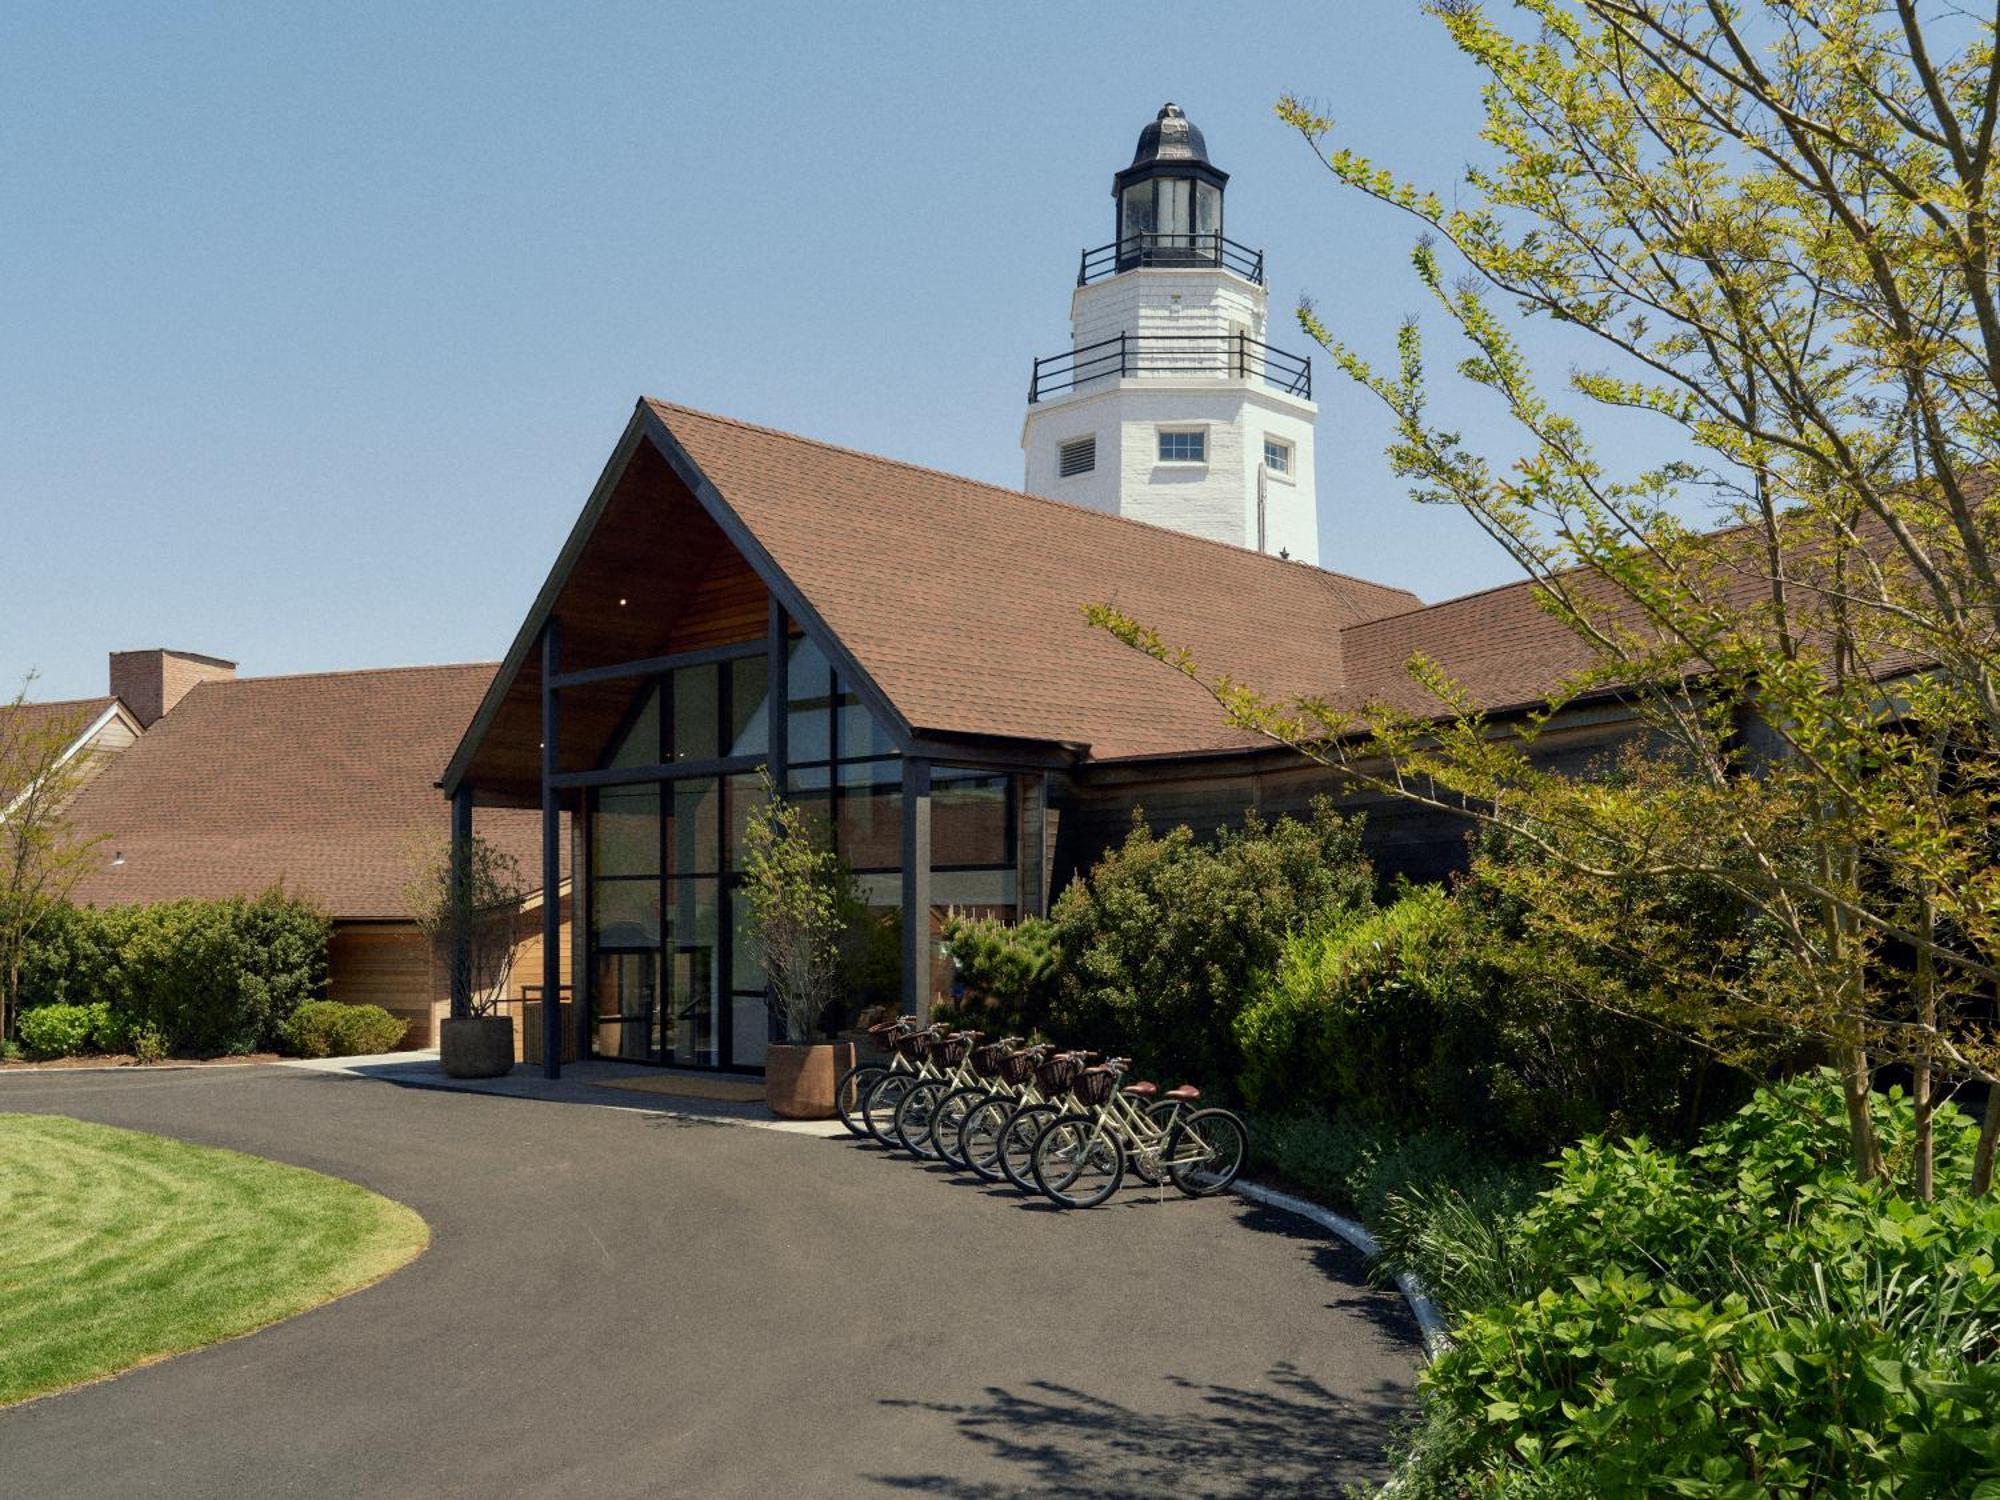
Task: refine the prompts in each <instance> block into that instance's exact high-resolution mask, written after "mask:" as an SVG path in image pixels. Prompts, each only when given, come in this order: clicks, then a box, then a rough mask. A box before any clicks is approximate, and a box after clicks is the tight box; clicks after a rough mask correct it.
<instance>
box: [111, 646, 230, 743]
mask: <svg viewBox="0 0 2000 1500" xmlns="http://www.w3.org/2000/svg"><path fill="white" fill-rule="evenodd" d="M235 676H236V663H235V662H233V661H224V660H223V659H222V658H221V657H219V656H197V655H195V653H194V652H192V651H169V650H167V649H166V648H165V647H156V648H154V649H153V650H151V651H114V652H112V653H111V691H112V692H113V693H114V694H115V695H117V696H118V697H119V698H122V699H123V700H124V702H125V706H126V707H127V708H129V709H131V710H132V714H133V717H134V718H136V719H138V721H139V727H140V728H142V729H150V728H151V727H152V726H153V722H154V721H155V720H156V719H158V718H159V717H160V716H161V715H162V714H164V713H166V712H167V711H168V710H169V709H171V708H172V707H173V706H174V705H175V704H176V703H178V702H180V701H181V699H183V698H185V697H186V696H187V695H188V692H189V690H190V689H192V688H194V687H196V686H198V685H199V684H201V683H204V682H228V681H230V680H231V679H232V678H234V677H235Z"/></svg>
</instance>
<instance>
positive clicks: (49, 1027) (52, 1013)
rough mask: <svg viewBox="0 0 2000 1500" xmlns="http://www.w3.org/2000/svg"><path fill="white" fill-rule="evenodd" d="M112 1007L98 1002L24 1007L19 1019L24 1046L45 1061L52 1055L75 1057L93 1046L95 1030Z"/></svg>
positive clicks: (35, 1056) (103, 1021) (34, 1056)
mask: <svg viewBox="0 0 2000 1500" xmlns="http://www.w3.org/2000/svg"><path fill="white" fill-rule="evenodd" d="M110 1012H111V1007H109V1006H108V1005H105V1004H103V1003H102V1002H101V1001H100V1002H99V1003H97V1004H95V1005H66V1004H58V1005H38V1006H36V1007H35V1008H34V1009H33V1010H24V1011H22V1012H21V1015H20V1018H19V1019H18V1020H17V1021H16V1022H15V1028H16V1029H17V1030H18V1031H19V1032H20V1033H21V1048H22V1050H23V1051H24V1052H26V1053H27V1054H28V1056H30V1057H32V1058H35V1059H36V1060H37V1061H41V1060H44V1059H47V1058H51V1057H75V1056H76V1055H77V1054H78V1053H80V1052H87V1051H89V1050H90V1042H91V1037H92V1034H93V1033H95V1032H96V1031H97V1030H98V1028H99V1027H101V1026H102V1025H104V1023H105V1020H106V1018H107V1017H108V1016H109V1015H110Z"/></svg>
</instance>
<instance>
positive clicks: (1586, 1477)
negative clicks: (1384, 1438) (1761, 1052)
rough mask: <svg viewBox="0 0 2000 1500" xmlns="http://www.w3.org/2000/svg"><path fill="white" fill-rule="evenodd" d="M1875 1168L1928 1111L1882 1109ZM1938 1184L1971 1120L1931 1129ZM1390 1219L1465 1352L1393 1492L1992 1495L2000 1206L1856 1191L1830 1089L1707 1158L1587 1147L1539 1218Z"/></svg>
mask: <svg viewBox="0 0 2000 1500" xmlns="http://www.w3.org/2000/svg"><path fill="white" fill-rule="evenodd" d="M1877 1113H1878V1118H1879V1122H1880V1126H1881V1130H1882V1136H1883V1142H1884V1149H1885V1151H1887V1152H1888V1153H1889V1154H1890V1155H1891V1156H1896V1155H1899V1154H1901V1153H1903V1152H1905V1151H1907V1150H1908V1143H1909V1140H1910V1137H1911V1135H1912V1133H1913V1131H1914V1120H1913V1111H1912V1109H1911V1107H1910V1104H1909V1102H1908V1101H1907V1100H1906V1099H1903V1098H1901V1097H1900V1096H1898V1095H1896V1094H1894V1093H1892V1094H1891V1095H1890V1096H1889V1098H1888V1099H1887V1100H1885V1101H1882V1105H1881V1107H1880V1108H1879V1109H1878V1112H1877ZM1935 1125H1936V1131H1937V1150H1938V1175H1939V1178H1940V1180H1946V1179H1949V1180H1951V1181H1954V1182H1959V1181H1963V1180H1965V1174H1966V1173H1967V1172H1968V1171H1969V1160H1970V1156H1971V1153H1972V1149H1973V1141H1974V1138H1975V1137H1976V1135H1977V1133H1978V1132H1977V1126H1976V1124H1975V1123H1974V1122H1973V1121H1971V1120H1970V1119H1968V1118H1966V1117H1965V1116H1964V1115H1962V1114H1960V1113H1959V1112H1958V1111H1957V1110H1955V1109H1954V1108H1953V1107H1952V1106H1951V1105H1949V1104H1946V1105H1945V1106H1943V1107H1942V1108H1941V1109H1940V1110H1939V1112H1938V1115H1937V1118H1936V1121H1935ZM1444 1201H1445V1200H1443V1199H1440V1198H1433V1199H1431V1200H1430V1201H1428V1202H1425V1201H1414V1202H1411V1203H1408V1204H1405V1205H1403V1206H1402V1207H1401V1209H1400V1210H1399V1209H1396V1208H1392V1211H1391V1212H1390V1213H1388V1214H1387V1215H1386V1216H1385V1219H1384V1222H1383V1223H1382V1226H1381V1228H1382V1232H1383V1240H1384V1243H1385V1247H1386V1248H1387V1250H1388V1253H1389V1259H1390V1263H1391V1264H1392V1265H1395V1266H1398V1267H1399V1268H1403V1269H1409V1270H1414V1271H1417V1272H1418V1273H1420V1274H1422V1275H1424V1276H1425V1277H1426V1278H1427V1279H1428V1281H1429V1284H1430V1289H1431V1290H1432V1291H1433V1293H1434V1294H1436V1295H1437V1296H1439V1297H1440V1298H1441V1299H1442V1300H1443V1301H1444V1302H1445V1304H1446V1306H1447V1310H1448V1311H1449V1312H1451V1313H1452V1314H1453V1315H1454V1317H1453V1328H1452V1336H1453V1339H1454V1347H1453V1348H1452V1349H1451V1350H1450V1351H1449V1352H1447V1353H1446V1354H1444V1355H1443V1356H1442V1357H1441V1358H1440V1359H1439V1360H1438V1361H1437V1362H1436V1363H1435V1364H1434V1365H1432V1366H1431V1367H1430V1369H1429V1370H1428V1371H1427V1372H1426V1373H1425V1376H1424V1416H1425V1421H1424V1425H1423V1427H1422V1429H1421V1431H1420V1434H1419V1437H1418V1440H1417V1444H1416V1448H1415V1452H1414V1453H1413V1454H1412V1455H1411V1456H1410V1458H1409V1459H1408V1460H1407V1461H1406V1463H1405V1465H1404V1467H1403V1470H1402V1472H1401V1474H1400V1475H1399V1476H1398V1490H1399V1492H1400V1493H1402V1494H1405V1495H1409V1496H1413V1497H1417V1500H1427V1497H1438V1500H1444V1497H1448V1496H1449V1497H1457V1496H1462V1495H1470V1494H1477V1495H1498V1494H1506V1495H1514V1494H1521V1495H1526V1494H1535V1495H1577V1496H1591V1497H1598V1496H1603V1497H1623V1496H1633V1497H1638V1496H1652V1495H1687V1496H1712V1497H1717V1500H1723V1497H1735V1496H1739V1495H1740V1496H1745V1497H1749V1496H1760V1497H1761V1496H1778V1497H1797V1500H1807V1497H1816V1496H1823V1495H1854V1496H1883V1497H1886V1496H1893V1495H1926V1496H1967V1497H1984V1496H1987V1495H1990V1494H1992V1493H1994V1492H1995V1491H1996V1490H2000V1422H1996V1421H1995V1416H1994V1414H1995V1413H1996V1412H2000V1363H1996V1362H1995V1359H1994V1355H1995V1352H1996V1341H2000V1279H1996V1278H1995V1276H1994V1274H1993V1268H1994V1264H1995V1262H1996V1260H1997V1259H2000V1200H1995V1199H1994V1198H1992V1197H1990V1196H1989V1197H1983V1198H1969V1197H1963V1196H1961V1197H1948V1198H1940V1199H1938V1200H1937V1201H1936V1202H1932V1203H1923V1202H1917V1201H1914V1200H1912V1199H1911V1198H1909V1197H1907V1196H1905V1195H1904V1194H1902V1193H1901V1192H1899V1191H1898V1190H1896V1189H1894V1188H1883V1187H1860V1186H1857V1185H1856V1184H1855V1183H1854V1182H1853V1181H1852V1180H1851V1174H1850V1172H1849V1168H1848V1164H1847V1135H1846V1123H1845V1118H1844V1113H1843V1109H1842V1103H1841V1094H1840V1088H1839V1085H1838V1083H1837V1081H1836V1080H1835V1078H1834V1077H1833V1075H1832V1074H1831V1073H1820V1074H1817V1075H1814V1076H1810V1077H1806V1078H1800V1079H1795V1080H1793V1081H1791V1082H1788V1083H1784V1084H1781V1085H1776V1086H1774V1087H1772V1088H1769V1089H1766V1090H1764V1091H1762V1092H1760V1093H1759V1094H1758V1095H1757V1096H1756V1098H1755V1099H1754V1100H1753V1101H1752V1102H1751V1103H1750V1104H1749V1105H1748V1106H1747V1107H1745V1108H1744V1109H1743V1110H1741V1111H1740V1112H1738V1113H1737V1114H1736V1115H1734V1116H1732V1117H1730V1118H1729V1119H1727V1120H1725V1121H1723V1122H1722V1123H1720V1124H1718V1125H1716V1126H1713V1127H1711V1128H1710V1129H1709V1130H1708V1131H1707V1132H1705V1133H1704V1136H1703V1141H1702V1144H1701V1145H1700V1146H1699V1147H1698V1148H1696V1149H1695V1150H1693V1151H1690V1152H1685V1153H1681V1152H1672V1151H1664V1150H1661V1149H1659V1148H1656V1147H1654V1146H1652V1145H1650V1144H1648V1143H1647V1142H1646V1141H1645V1140H1643V1139H1633V1140H1626V1141H1612V1140H1607V1139H1605V1138H1603V1137H1592V1138H1590V1139H1587V1140H1585V1141H1583V1142H1581V1143H1579V1144H1578V1145H1576V1146H1574V1147H1572V1148H1571V1149H1570V1150H1568V1151H1565V1152H1564V1153H1563V1155H1562V1159H1561V1161H1560V1162H1559V1163H1557V1164H1556V1169H1555V1174H1554V1180H1553V1181H1552V1182H1551V1183H1550V1184H1549V1185H1548V1186H1547V1187H1546V1188H1545V1189H1544V1190H1543V1191H1542V1192H1541V1193H1540V1194H1539V1196H1538V1197H1536V1198H1535V1199H1534V1200H1533V1202H1532V1203H1531V1204H1530V1205H1529V1206H1528V1207H1527V1208H1526V1210H1525V1211H1523V1212H1519V1213H1516V1214H1512V1215H1501V1216H1498V1217H1497V1218H1495V1217H1489V1216H1486V1215H1480V1214H1470V1213H1459V1214H1456V1215H1451V1216H1445V1215H1442V1214H1440V1212H1439V1209H1440V1208H1441V1207H1442V1206H1443V1205H1444Z"/></svg>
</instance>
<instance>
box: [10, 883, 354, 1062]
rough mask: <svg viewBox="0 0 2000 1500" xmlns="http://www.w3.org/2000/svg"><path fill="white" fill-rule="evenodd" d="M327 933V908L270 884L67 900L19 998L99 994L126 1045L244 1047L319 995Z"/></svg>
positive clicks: (73, 998) (259, 1043) (41, 940)
mask: <svg viewBox="0 0 2000 1500" xmlns="http://www.w3.org/2000/svg"><path fill="white" fill-rule="evenodd" d="M330 931H331V924H330V921H329V919H328V917H327V915H326V913H325V912H323V911H321V910H320V909H319V908H318V907H316V906H314V905H312V904H311V903H310V902H306V901H302V900H299V899H297V898H296V897H291V896H287V895H286V894H285V893H284V892H283V891H282V890H276V889H274V890H271V891H267V892H265V893H264V894H263V895H261V896H258V897H256V898H255V899H242V898H238V899H234V900H228V901H192V900H190V901H168V902H161V903H158V904H156V905H149V906H123V907H111V908H107V909H103V910H99V909H96V908H92V907H79V908H71V909H67V910H65V911H64V912H63V913H62V915H61V917H60V918H59V919H58V920H55V921H52V922H51V923H49V924H48V926H47V927H46V929H45V930H44V932H43V933H42V934H40V935H38V937H37V938H36V940H35V942H34V943H33V944H31V946H30V950H29V953H28V955H27V963H26V965H25V967H24V973H23V984H22V996H23V999H24V1001H25V1003H26V1004H27V1005H28V1006H30V1007H37V1006H46V1005H47V1004H49V1003H58V1004H61V1003H78V1002H80V1001H83V1000H89V1001H92V1002H95V1001H100V1000H101V1001H103V1002H105V1003H107V1004H108V1005H109V1006H110V1007H111V1009H112V1011H113V1012H114V1013H116V1014H117V1015H118V1016H120V1017H122V1018H123V1019H124V1020H125V1021H126V1022H128V1023H129V1025H130V1026H131V1027H132V1028H133V1030H132V1031H131V1033H130V1036H129V1037H128V1041H129V1043H130V1045H131V1046H132V1047H133V1050H135V1051H138V1050H140V1047H141V1044H142V1043H144V1045H146V1046H147V1047H149V1048H155V1047H156V1048H159V1049H162V1050H164V1049H169V1048H170V1049H171V1050H173V1051H175V1052H186V1053H193V1054H197V1055H214V1054H217V1053H242V1052H252V1051H255V1050H257V1049H258V1048H259V1047H268V1046H272V1045H274V1044H275V1043H276V1041H277V1039H278V1033H279V1030H280V1028H281V1027H282V1026H283V1024H284V1022H285V1019H286V1018H287V1017H288V1016H290V1015H291V1013H292V1011H293V1010H294V1009H295V1008H296V1007H297V1006H298V1005H299V1004H300V1003H301V1002H302V1001H305V1000H308V999H310V998H312V997H313V996H315V995H317V994H320V993H323V992H324V990H325V987H326V947H327V939H328V936H329V933H330Z"/></svg>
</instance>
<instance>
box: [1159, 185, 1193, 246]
mask: <svg viewBox="0 0 2000 1500" xmlns="http://www.w3.org/2000/svg"><path fill="white" fill-rule="evenodd" d="M1159 188H1160V222H1159V230H1160V243H1161V244H1163V245H1185V244H1186V243H1187V240H1186V239H1185V238H1184V236H1185V235H1186V234H1187V232H1188V230H1190V229H1191V228H1193V227H1194V182H1193V181H1192V180H1191V179H1189V178H1186V177H1162V178H1160V179H1159Z"/></svg>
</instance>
